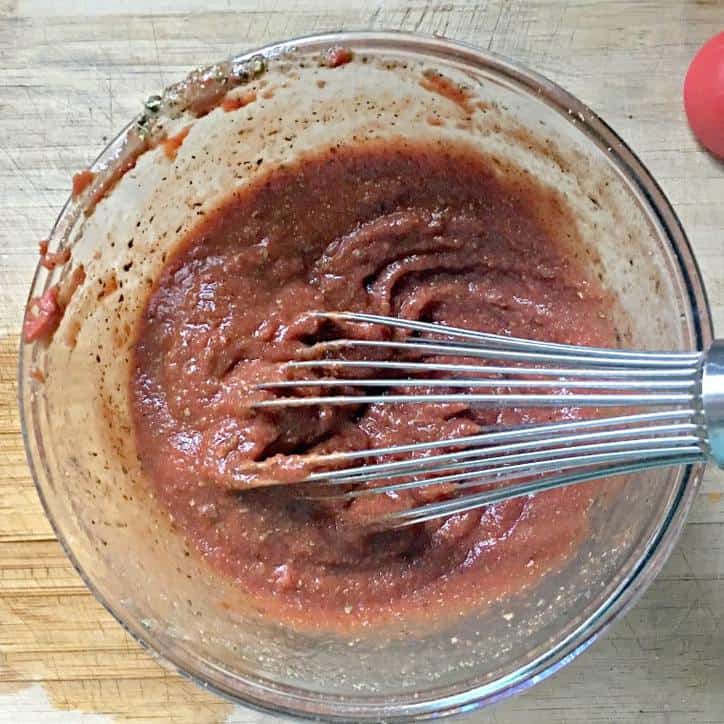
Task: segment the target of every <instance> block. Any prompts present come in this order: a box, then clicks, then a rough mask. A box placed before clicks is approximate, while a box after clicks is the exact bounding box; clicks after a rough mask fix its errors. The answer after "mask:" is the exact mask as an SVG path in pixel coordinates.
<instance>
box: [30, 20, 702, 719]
mask: <svg viewBox="0 0 724 724" xmlns="http://www.w3.org/2000/svg"><path fill="white" fill-rule="evenodd" d="M337 44H341V45H345V46H351V47H352V49H353V50H354V49H355V48H356V47H358V46H362V47H363V48H365V49H367V50H374V51H376V52H383V51H385V50H387V51H390V52H393V53H394V52H400V51H403V50H404V51H407V52H413V53H416V54H419V55H420V56H421V57H428V58H435V57H438V58H441V59H444V60H446V61H457V62H460V63H464V64H467V65H472V66H476V67H478V68H480V67H484V68H488V69H490V70H492V71H493V72H495V73H497V74H500V75H502V76H503V77H506V78H508V79H510V80H512V81H513V82H514V83H515V84H516V85H518V86H520V87H522V88H524V89H525V90H526V91H527V92H528V93H530V94H532V95H535V96H537V97H539V98H540V99H541V100H544V101H545V102H546V103H547V104H548V105H549V106H550V107H551V108H553V109H554V110H557V111H558V112H559V113H560V114H561V115H562V116H564V117H565V116H570V118H569V122H570V123H572V124H574V125H575V126H576V127H577V129H578V130H579V131H580V132H582V133H584V134H585V135H587V136H588V137H589V139H591V140H593V141H594V142H595V143H596V144H597V145H598V146H599V147H600V148H603V149H605V150H606V151H607V152H608V154H609V157H610V158H611V160H612V161H613V162H614V163H615V165H616V166H617V168H618V170H619V171H620V172H622V173H623V174H624V175H625V177H626V179H627V181H628V182H629V183H631V184H632V185H633V186H634V188H635V189H636V190H637V191H638V192H639V193H640V194H641V195H642V197H643V199H644V201H645V202H646V205H647V207H648V211H649V212H650V213H651V214H652V216H653V217H654V218H655V220H656V221H657V222H658V225H659V227H660V228H661V230H662V231H663V233H664V235H665V236H666V238H667V241H668V243H669V246H670V251H671V252H672V253H673V255H674V258H675V260H676V266H677V272H678V273H679V274H680V277H681V279H680V281H682V282H683V284H684V287H685V292H686V297H687V301H688V302H689V304H690V306H691V312H692V317H691V321H692V326H693V334H694V337H695V343H696V347H697V348H698V349H705V348H707V347H708V345H709V344H710V343H711V341H712V339H713V328H712V319H711V312H710V307H709V302H708V299H707V295H706V291H705V288H704V284H703V280H702V276H701V272H700V269H699V266H698V264H697V262H696V259H695V257H694V254H693V250H692V248H691V245H690V243H689V240H688V238H687V236H686V233H685V231H684V229H683V227H682V224H681V222H680V220H679V218H678V216H677V214H676V212H675V211H674V209H673V207H672V206H671V203H670V202H669V201H668V199H667V197H666V196H665V194H664V192H663V190H662V189H661V187H660V186H659V184H658V183H657V182H656V180H655V179H654V178H653V176H652V175H651V174H650V173H649V171H648V169H647V168H646V167H645V166H644V164H643V163H642V162H641V161H640V159H639V158H638V156H636V154H635V153H634V152H633V151H632V150H631V149H630V148H629V146H628V145H627V144H626V143H625V142H624V141H623V139H621V137H620V136H618V134H617V133H616V132H615V131H614V130H613V129H612V128H611V127H610V126H609V125H608V124H607V123H606V122H605V121H603V120H602V119H601V118H600V117H599V116H598V115H597V114H596V113H595V112H593V111H592V110H591V109H590V108H589V107H588V106H587V105H586V104H584V103H583V102H582V101H580V100H578V99H577V98H576V97H575V96H573V95H572V94H570V93H569V92H568V91H566V90H564V89H563V88H562V87H560V86H559V85H558V84H556V83H554V82H552V81H551V80H549V79H548V78H546V77H545V76H543V75H541V74H539V73H537V72H536V71H533V70H531V69H529V68H527V67H526V66H524V65H523V64H521V63H518V62H516V61H512V60H510V59H508V58H506V57H504V56H502V55H499V54H497V53H494V52H491V51H489V50H483V49H481V48H478V47H476V46H475V45H473V44H470V43H466V42H462V41H457V40H449V39H447V38H444V37H441V36H433V35H424V34H420V33H409V32H404V31H394V30H385V31H368V30H362V31H338V32H328V33H320V34H312V35H303V36H298V37H294V38H290V39H288V40H284V41H280V42H274V43H269V44H266V45H263V46H260V47H257V48H254V49H252V50H249V51H246V52H244V53H241V54H239V55H236V56H233V58H234V59H235V60H246V59H249V58H251V57H252V56H254V55H258V54H261V55H263V56H265V57H267V58H275V57H277V56H279V55H280V54H282V53H285V52H290V51H292V50H300V51H305V52H314V51H321V50H324V49H325V48H327V47H329V46H331V45H337ZM133 123H134V121H131V122H130V123H128V124H127V125H126V126H125V127H124V128H123V129H122V130H121V131H120V132H119V133H118V135H117V136H116V137H115V138H113V139H112V140H111V141H110V142H109V143H108V145H107V146H106V147H105V148H104V149H103V151H101V153H100V154H99V155H98V156H97V158H96V160H95V161H94V163H93V164H92V167H93V168H95V167H96V166H97V165H98V164H100V163H101V162H102V161H103V160H106V159H107V158H108V157H109V154H110V153H111V152H112V151H113V150H114V149H116V148H117V147H118V145H119V144H120V143H121V142H122V140H123V139H124V138H125V135H126V133H127V132H128V130H129V128H131V126H132V125H133ZM69 211H70V212H71V213H72V203H71V199H70V197H69V199H68V200H67V201H66V203H65V204H64V205H63V207H62V209H61V210H60V212H59V214H58V217H57V219H56V221H55V223H54V225H53V229H52V232H51V235H53V236H54V235H55V232H56V231H57V229H58V228H59V227H60V226H61V224H63V223H64V222H65V221H66V215H67V214H68V212H69ZM40 274H41V266H40V264H38V266H37V267H36V270H35V273H34V275H33V278H32V281H31V286H30V292H29V295H28V301H29V300H30V298H31V297H32V296H33V293H34V291H35V289H36V287H37V286H38V284H39V279H40ZM26 310H27V305H26ZM27 347H28V345H26V344H25V343H24V341H23V339H22V336H21V339H20V346H19V353H18V367H17V396H18V406H19V411H20V424H21V430H22V437H23V443H24V448H25V454H26V458H27V462H28V467H29V468H30V472H31V475H32V478H33V482H34V484H35V488H36V490H37V493H38V497H39V498H40V501H41V504H42V506H43V509H44V511H45V514H46V517H47V518H48V520H49V522H50V524H51V527H52V529H53V532H54V534H55V536H56V537H57V539H58V542H59V543H60V545H61V547H62V548H63V550H64V552H65V554H66V555H67V556H68V558H69V560H70V561H71V563H72V565H73V567H74V568H75V570H76V571H77V572H78V574H79V575H80V577H81V579H82V580H83V582H84V583H85V585H86V586H87V587H88V589H89V590H90V591H91V593H92V594H93V595H94V597H95V598H96V599H97V600H98V601H99V602H100V603H101V604H102V605H103V607H104V608H105V609H106V610H107V611H108V612H109V613H110V614H111V615H112V616H113V617H114V618H115V619H116V621H118V623H120V624H121V626H122V627H123V628H124V629H125V630H126V631H127V632H128V633H129V634H130V635H131V636H132V637H133V638H134V639H135V640H136V641H138V642H139V643H140V644H142V645H143V646H144V648H145V649H146V650H147V651H149V652H150V653H151V654H152V655H153V656H154V657H155V658H156V659H157V660H161V661H165V662H167V663H168V664H170V665H171V667H172V668H173V669H174V670H175V671H177V672H178V673H180V674H181V675H183V676H185V677H187V678H188V679H190V680H191V681H193V682H194V683H196V684H198V685H200V686H203V687H204V688H207V689H209V690H211V691H213V692H215V693H217V694H219V695H220V696H222V697H224V698H225V699H228V700H230V701H232V702H234V703H241V704H244V705H246V706H249V707H251V708H253V709H256V710H258V711H261V712H265V713H272V714H276V715H280V714H281V715H283V716H286V717H291V718H297V719H298V718H304V719H317V720H318V719H320V718H323V719H325V720H328V721H379V720H380V718H381V717H382V718H384V720H386V721H418V720H421V719H427V718H429V717H433V716H434V717H436V718H437V717H442V716H450V715H455V714H462V713H466V712H471V711H474V710H476V709H479V708H481V707H484V706H487V705H490V704H492V703H495V702H497V701H500V700H501V699H504V698H507V697H509V696H512V695H514V694H517V693H520V692H522V691H524V690H526V689H528V688H529V687H531V686H533V685H535V684H537V683H539V682H540V681H543V680H544V679H546V678H548V677H549V676H551V675H552V674H554V673H555V672H556V671H558V670H559V669H561V668H562V667H564V666H565V665H566V664H568V663H569V662H570V661H572V660H573V659H574V658H575V657H576V656H578V654H580V653H581V652H583V651H584V650H585V649H587V648H588V647H589V646H590V645H591V644H592V643H594V642H595V641H596V640H597V639H598V638H599V637H600V636H601V635H602V634H603V633H604V632H605V631H606V630H607V629H608V627H609V626H610V625H611V624H612V623H613V622H614V621H615V620H617V619H618V618H620V617H621V616H622V615H623V614H624V613H626V612H627V611H628V610H629V609H630V608H631V607H632V606H633V605H634V604H635V603H636V602H637V601H638V600H639V598H640V597H641V595H642V594H643V592H644V591H645V590H646V588H648V586H649V585H650V584H651V583H652V581H653V580H654V578H655V577H656V575H657V574H658V573H659V571H660V570H661V568H662V566H663V565H664V563H665V561H666V560H667V559H668V557H669V555H670V553H671V551H672V550H673V548H674V546H675V544H676V542H677V540H678V538H679V536H680V534H681V531H682V529H683V526H684V522H685V519H686V515H687V513H688V511H689V509H690V507H691V504H692V502H693V500H694V497H695V496H696V493H697V490H698V488H699V484H700V482H701V479H702V476H703V473H704V469H705V467H706V466H705V464H695V465H688V466H685V467H683V468H682V472H681V476H680V480H679V483H678V489H677V491H676V495H675V496H674V498H673V500H672V503H671V505H670V508H669V510H668V513H667V515H666V516H665V518H664V520H663V521H661V523H660V526H659V530H658V532H657V534H656V535H655V536H654V537H653V538H652V540H651V541H650V542H649V545H648V547H647V549H646V551H645V553H644V554H643V555H642V556H641V557H640V559H639V560H638V561H636V562H635V565H633V566H632V568H631V570H630V571H629V572H628V574H627V575H626V576H625V577H624V578H623V579H622V580H621V582H620V583H619V585H618V587H617V588H616V590H615V591H613V592H612V594H611V595H610V596H609V597H608V598H607V599H606V600H605V601H603V602H602V603H601V605H600V606H599V607H598V609H597V610H596V611H594V612H593V613H592V614H591V615H590V616H588V618H587V619H586V620H584V621H583V622H581V623H580V624H579V625H578V626H577V627H576V629H575V630H574V631H572V632H571V633H570V634H568V635H567V636H566V637H564V638H563V639H562V640H559V641H557V642H556V643H553V644H551V646H550V647H549V649H548V650H547V651H546V652H545V653H544V654H542V655H540V656H539V657H538V658H536V659H534V660H533V661H531V662H529V663H528V664H526V665H524V666H522V667H520V668H518V669H517V670H515V671H513V672H511V673H510V674H508V675H506V676H504V677H501V678H499V679H496V680H494V681H492V682H488V683H486V684H483V685H480V686H474V687H472V688H468V687H466V688H464V689H463V690H458V691H456V692H455V693H452V694H446V695H443V696H439V697H438V696H434V697H432V698H426V699H423V700H418V701H415V702H414V703H398V702H394V703H391V704H389V705H384V704H382V705H379V704H378V703H377V702H374V703H370V704H361V703H360V702H359V701H344V700H343V699H342V698H340V697H329V696H327V697H325V695H323V694H322V695H319V694H312V693H310V692H308V691H304V690H302V689H296V688H294V687H291V686H286V685H281V684H275V685H273V686H270V685H264V684H261V683H260V682H259V681H258V680H257V681H253V680H251V679H248V678H242V677H240V676H237V677H236V682H239V683H243V685H244V686H243V690H239V689H233V688H232V687H230V686H224V685H222V684H218V683H215V682H212V681H210V680H209V676H208V673H209V671H210V670H212V669H213V664H212V663H211V662H207V661H199V660H198V657H196V663H197V664H199V663H200V664H202V666H204V667H205V668H200V667H198V666H196V667H194V666H190V665H189V662H188V660H183V659H184V657H183V656H181V655H179V652H182V653H186V649H183V648H179V650H178V651H174V652H172V653H169V652H167V651H164V650H163V647H161V646H157V645H156V644H155V642H154V640H153V636H152V635H151V634H150V632H149V631H147V630H145V629H143V628H142V627H140V626H137V625H134V623H132V622H130V621H127V620H125V619H124V618H123V614H122V612H120V611H117V610H116V608H115V606H114V604H113V603H112V602H111V601H109V600H108V599H107V598H106V597H104V595H103V594H102V593H101V592H100V590H99V589H98V588H97V587H96V586H95V584H94V583H93V581H92V580H91V579H90V577H89V576H88V574H87V573H86V572H85V571H84V569H83V567H82V566H81V564H80V562H79V561H78V559H77V558H76V557H75V555H74V553H73V551H72V549H71V545H70V543H69V541H68V539H67V537H66V536H65V535H64V533H63V531H62V530H61V529H60V527H59V525H58V522H57V521H56V520H55V519H54V518H53V517H52V515H51V512H50V506H49V503H48V501H47V499H46V496H45V494H44V491H43V484H42V482H41V474H40V473H41V468H42V463H41V461H40V460H36V457H35V448H34V446H33V444H32V441H31V431H33V432H34V430H33V428H32V425H31V424H30V423H29V421H31V422H32V418H33V416H32V414H30V409H31V400H32V394H31V392H30V389H29V380H28V377H27V375H25V374H24V369H25V350H26V348H27ZM467 683H468V682H461V684H460V685H459V686H458V688H459V687H460V686H463V687H465V685H466V684H467Z"/></svg>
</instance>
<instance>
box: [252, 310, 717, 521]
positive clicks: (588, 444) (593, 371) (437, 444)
mask: <svg viewBox="0 0 724 724" xmlns="http://www.w3.org/2000/svg"><path fill="white" fill-rule="evenodd" d="M318 316H320V317H323V318H325V319H328V320H332V321H337V322H343V323H354V324H364V325H383V326H384V327H387V328H388V329H389V330H398V333H399V331H400V330H402V331H403V333H404V334H405V335H407V336H405V337H404V338H401V339H387V340H380V339H333V340H330V341H326V342H320V343H318V344H316V345H313V346H312V347H310V348H309V349H308V350H307V351H306V355H305V359H299V360H295V361H292V362H289V363H287V364H286V365H285V367H286V368H287V369H288V370H289V371H293V373H294V374H299V371H301V370H307V371H311V372H313V373H314V374H315V376H314V377H313V378H305V379H287V380H282V381H272V382H265V383H262V384H259V385H257V388H258V389H264V390H273V391H275V392H277V393H280V392H281V393H283V394H284V396H281V397H275V398H273V399H265V400H263V401H260V402H258V403H256V407H258V408H263V409H275V408H289V407H299V406H310V405H315V406H316V405H359V404H375V405H380V404H414V403H422V402H425V403H431V402H432V403H435V402H438V403H454V402H462V403H465V404H466V405H470V406H487V407H492V408H505V407H516V408H541V407H558V408H559V407H564V406H565V407H579V408H580V407H594V408H604V407H612V408H619V409H617V410H616V412H617V413H619V412H621V411H622V409H623V410H624V411H626V412H627V414H615V415H613V416H609V417H596V418H594V419H580V420H575V421H564V422H553V423H550V424H532V425H521V426H517V427H509V428H506V427H492V428H486V429H483V430H481V432H480V433H479V434H475V435H470V436H466V437H458V438H454V439H446V440H439V441H433V442H424V443H411V444H407V445H395V446H391V447H386V448H373V449H365V450H355V451H346V452H338V453H330V454H326V455H312V454H310V455H309V456H308V457H307V459H306V461H305V462H306V463H307V464H306V465H305V466H304V473H302V474H300V476H299V478H298V480H294V481H293V482H294V483H299V484H301V483H315V484H317V486H319V485H321V486H322V487H329V488H331V490H330V491H329V492H330V497H336V498H346V499H353V498H357V497H360V496H367V495H382V494H392V495H394V494H395V493H397V492H399V491H402V490H406V489H411V488H419V487H421V486H431V485H441V484H445V485H446V486H447V487H446V490H449V489H450V486H451V485H452V492H451V493H448V494H446V497H445V499H443V500H435V501H434V502H430V503H426V504H423V505H418V506H416V507H413V508H410V509H405V510H396V511H395V512H393V513H388V514H385V515H384V518H383V520H382V521H381V522H383V523H385V524H388V525H391V526H404V525H412V524H415V523H420V522H423V521H426V520H430V519H433V518H438V517H441V516H447V515H451V514H455V513H461V512H465V511H468V510H472V509H475V508H479V507H481V506H485V505H489V504H492V503H497V502H501V501H505V500H509V499H512V498H516V497H520V496H527V495H533V494H535V493H539V492H542V491H545V490H551V489H553V488H559V487H562V486H566V485H572V484H575V483H580V482H584V481H588V480H592V479H594V478H601V477H607V476H611V475H620V474H625V473H632V472H636V471H641V470H645V469H647V468H654V467H663V466H670V465H683V464H690V463H696V462H703V461H705V460H707V459H708V458H712V459H713V460H714V461H715V462H716V463H717V464H718V465H719V466H722V467H724V340H721V341H717V342H714V344H713V345H712V346H711V347H710V348H709V350H708V351H706V352H683V353H682V352H671V353H660V352H632V351H624V350H618V349H601V348H592V347H579V346H573V345H565V344H554V343H548V342H540V341H533V340H527V339H520V338H513V337H506V336H499V335H495V334H488V333H482V332H476V331H471V330H467V329H460V328H454V327H448V326H444V325H439V324H430V323H426V322H417V321H409V320H405V319H398V318H393V317H384V316H378V315H372V314H357V313H350V312H329V313H325V312H321V313H319V315H318ZM360 351H363V352H366V353H367V354H368V355H369V354H370V353H372V354H375V355H378V356H379V355H380V354H385V353H386V354H389V353H390V352H393V353H395V354H396V355H398V359H395V360H386V359H354V358H349V355H354V354H355V353H359V352H360ZM400 355H402V357H403V359H399V356H400ZM430 357H433V358H434V359H435V360H436V361H425V358H430ZM445 358H455V360H457V361H452V360H451V361H449V362H447V361H437V360H438V359H443V360H444V359H445ZM408 359H410V361H407V360H408ZM461 359H464V360H465V361H464V362H461V361H460V360H461ZM476 359H480V360H482V362H481V364H474V363H471V361H473V362H474V361H475V360H476ZM350 373H352V374H356V375H357V376H356V377H351V378H350V377H346V376H344V375H347V374H350ZM432 375H435V376H432ZM310 388H311V389H310ZM401 388H402V389H403V390H404V391H402V392H400V391H399V390H400V389H401ZM335 390H340V391H341V392H340V394H333V392H334V391H335ZM310 391H311V392H312V394H311V395H310V394H309V392H310ZM317 391H320V393H317ZM294 393H297V394H294ZM438 451H439V452H438ZM370 458H378V459H379V458H383V461H382V462H370V463H365V460H369V459H370ZM310 471H311V472H310Z"/></svg>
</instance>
